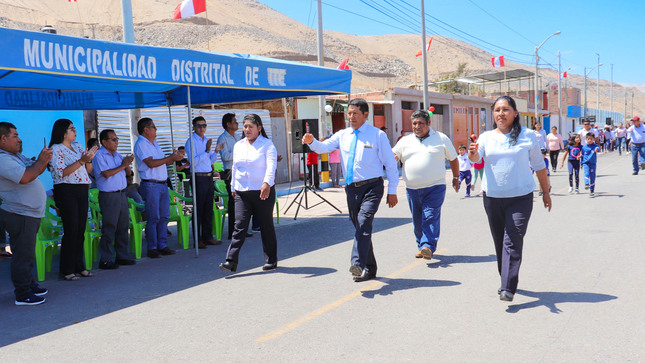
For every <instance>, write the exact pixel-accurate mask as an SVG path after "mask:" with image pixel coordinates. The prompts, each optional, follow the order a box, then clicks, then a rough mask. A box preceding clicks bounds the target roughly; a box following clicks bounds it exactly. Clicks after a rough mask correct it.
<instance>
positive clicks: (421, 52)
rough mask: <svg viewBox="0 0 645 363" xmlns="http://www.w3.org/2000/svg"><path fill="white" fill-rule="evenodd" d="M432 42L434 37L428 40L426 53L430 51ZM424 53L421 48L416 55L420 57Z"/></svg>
mask: <svg viewBox="0 0 645 363" xmlns="http://www.w3.org/2000/svg"><path fill="white" fill-rule="evenodd" d="M430 44H432V37H430V40H429V41H428V46H427V47H426V53H427V52H429V51H430ZM422 55H423V51H422V50H420V51H418V52H417V55H416V56H415V57H420V56H422Z"/></svg>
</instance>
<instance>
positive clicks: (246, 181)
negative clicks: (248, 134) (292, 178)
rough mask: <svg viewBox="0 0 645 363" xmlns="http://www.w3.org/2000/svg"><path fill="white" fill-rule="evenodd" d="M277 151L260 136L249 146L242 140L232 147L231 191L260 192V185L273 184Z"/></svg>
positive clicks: (267, 140)
mask: <svg viewBox="0 0 645 363" xmlns="http://www.w3.org/2000/svg"><path fill="white" fill-rule="evenodd" d="M277 164H278V151H277V150H276V148H275V146H274V145H273V142H271V140H269V139H267V138H266V137H264V136H262V135H258V137H257V139H255V141H254V142H253V143H252V144H250V143H249V141H248V139H246V138H244V139H242V140H240V141H238V142H236V143H235V146H234V147H233V166H232V168H231V173H232V175H233V179H232V182H231V191H232V192H235V191H247V190H260V188H261V187H262V183H267V184H269V185H270V186H273V185H274V184H275V170H276V166H277Z"/></svg>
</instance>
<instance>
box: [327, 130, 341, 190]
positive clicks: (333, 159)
mask: <svg viewBox="0 0 645 363" xmlns="http://www.w3.org/2000/svg"><path fill="white" fill-rule="evenodd" d="M329 136H331V135H329ZM329 169H330V174H331V181H332V184H333V185H334V188H340V175H341V173H342V171H341V170H342V169H341V167H340V150H338V149H336V150H334V151H332V152H330V153H329Z"/></svg>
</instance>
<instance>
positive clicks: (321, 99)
mask: <svg viewBox="0 0 645 363" xmlns="http://www.w3.org/2000/svg"><path fill="white" fill-rule="evenodd" d="M322 25H323V21H322V0H318V65H319V66H321V67H322V66H324V55H323V28H322ZM318 103H319V107H318V137H323V135H325V134H323V130H325V128H323V125H325V126H326V125H327V116H326V113H325V103H326V100H325V96H318ZM325 136H327V135H325Z"/></svg>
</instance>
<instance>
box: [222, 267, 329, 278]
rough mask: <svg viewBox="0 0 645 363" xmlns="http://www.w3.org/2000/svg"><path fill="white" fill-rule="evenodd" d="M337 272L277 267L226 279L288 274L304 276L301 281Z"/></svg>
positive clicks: (324, 268)
mask: <svg viewBox="0 0 645 363" xmlns="http://www.w3.org/2000/svg"><path fill="white" fill-rule="evenodd" d="M336 271H338V270H336V269H335V268H328V267H282V266H279V265H278V268H277V269H275V270H273V271H261V272H249V273H245V274H235V275H231V276H227V277H226V279H227V280H229V279H235V278H238V277H250V276H256V275H266V274H270V273H280V274H289V275H306V276H302V278H303V279H308V278H311V277H320V276H324V275H328V274H330V273H334V272H336Z"/></svg>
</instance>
